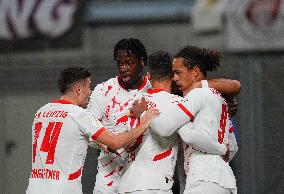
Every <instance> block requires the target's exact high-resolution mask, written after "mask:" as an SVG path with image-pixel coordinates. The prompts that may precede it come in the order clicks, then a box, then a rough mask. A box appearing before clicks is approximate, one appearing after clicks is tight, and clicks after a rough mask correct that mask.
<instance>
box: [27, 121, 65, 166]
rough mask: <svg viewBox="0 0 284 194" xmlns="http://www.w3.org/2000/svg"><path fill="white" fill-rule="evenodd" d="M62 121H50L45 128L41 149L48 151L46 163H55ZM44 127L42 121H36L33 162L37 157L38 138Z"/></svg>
mask: <svg viewBox="0 0 284 194" xmlns="http://www.w3.org/2000/svg"><path fill="white" fill-rule="evenodd" d="M62 125H63V123H62V122H49V123H48V126H47V128H46V130H45V134H44V138H43V140H42V143H41V147H40V151H42V152H47V158H46V161H45V163H46V164H53V163H54V153H55V148H56V145H57V140H58V136H59V134H60V131H61V128H62ZM41 129H42V122H38V123H35V128H34V130H35V131H34V143H33V163H34V162H35V158H36V151H37V139H38V137H39V134H40V131H41Z"/></svg>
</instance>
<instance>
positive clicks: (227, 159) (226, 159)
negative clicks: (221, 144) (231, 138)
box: [222, 144, 231, 162]
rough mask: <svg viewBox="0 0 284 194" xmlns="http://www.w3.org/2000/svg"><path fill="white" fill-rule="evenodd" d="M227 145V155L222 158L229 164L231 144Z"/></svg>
mask: <svg viewBox="0 0 284 194" xmlns="http://www.w3.org/2000/svg"><path fill="white" fill-rule="evenodd" d="M225 145H226V147H227V152H226V153H225V155H223V156H222V158H223V160H224V161H225V162H229V160H230V151H231V149H230V147H229V144H225Z"/></svg>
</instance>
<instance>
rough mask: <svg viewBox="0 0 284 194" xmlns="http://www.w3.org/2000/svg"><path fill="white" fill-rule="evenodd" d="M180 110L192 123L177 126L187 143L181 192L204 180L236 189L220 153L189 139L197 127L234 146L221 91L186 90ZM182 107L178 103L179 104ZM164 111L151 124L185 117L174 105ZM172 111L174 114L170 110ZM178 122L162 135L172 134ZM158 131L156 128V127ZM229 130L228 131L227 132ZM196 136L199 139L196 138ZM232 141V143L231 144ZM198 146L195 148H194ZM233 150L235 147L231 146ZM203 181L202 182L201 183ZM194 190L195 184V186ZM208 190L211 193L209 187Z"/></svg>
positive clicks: (231, 172)
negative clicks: (210, 151) (210, 150)
mask: <svg viewBox="0 0 284 194" xmlns="http://www.w3.org/2000/svg"><path fill="white" fill-rule="evenodd" d="M182 105H183V107H182V109H183V112H186V113H187V115H188V116H189V117H190V118H191V120H192V121H193V125H192V124H187V125H185V126H183V127H181V128H180V129H179V130H178V133H179V134H180V136H181V138H182V139H183V140H184V141H185V142H186V143H190V145H185V153H184V156H185V171H186V174H187V180H186V188H185V192H184V193H190V192H191V191H190V189H191V186H192V185H196V182H197V181H205V182H210V183H214V184H217V185H218V186H219V187H222V188H225V189H226V190H227V191H229V192H233V193H234V192H236V180H235V177H234V174H233V171H232V170H231V168H230V166H229V165H228V163H226V162H225V161H224V160H223V159H222V157H221V156H220V155H213V154H210V153H206V152H202V151H203V150H201V151H200V149H199V150H196V149H194V148H196V147H195V146H194V145H192V141H194V138H192V137H191V135H190V134H191V133H189V130H190V129H192V130H191V131H194V130H200V131H203V134H206V135H207V136H209V137H211V141H214V142H215V143H216V144H220V145H221V144H223V143H230V145H231V147H234V148H233V149H237V145H236V142H235V139H234V138H231V140H229V137H232V136H233V133H231V134H230V133H229V129H230V121H229V117H228V112H227V103H226V102H225V100H224V99H223V98H222V97H221V96H220V94H219V93H218V92H217V91H216V90H214V89H212V88H197V89H194V90H192V91H191V92H189V94H188V95H187V96H186V97H185V98H184V102H183V103H182ZM179 106H180V107H181V105H179ZM168 111H169V112H168V113H167V114H161V115H160V116H159V117H157V118H155V119H154V120H153V121H152V123H151V127H153V129H156V128H157V127H155V126H158V125H159V123H165V122H166V121H168V122H169V121H175V120H176V119H177V118H178V119H179V120H180V121H182V122H183V121H184V120H186V117H184V118H181V116H179V115H182V111H180V110H179V111H180V112H177V111H178V109H177V111H176V110H174V109H170V110H168ZM172 112H175V114H172ZM177 126H179V124H178V123H173V122H172V123H171V124H169V125H167V126H166V128H167V130H166V131H163V132H162V135H163V136H167V135H171V134H172V132H173V131H174V129H176V128H177ZM156 132H157V133H160V132H159V131H156ZM229 134H230V135H229ZM195 140H198V139H195ZM232 144H233V146H232ZM197 149H198V148H197ZM234 151H236V150H234ZM202 185H204V184H202ZM194 189H195V190H196V187H195V188H194ZM211 193H214V192H213V191H211Z"/></svg>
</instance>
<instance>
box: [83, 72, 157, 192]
mask: <svg viewBox="0 0 284 194" xmlns="http://www.w3.org/2000/svg"><path fill="white" fill-rule="evenodd" d="M149 88H151V84H150V81H149V80H148V78H147V77H144V82H143V83H142V85H141V86H140V87H139V88H138V89H129V90H127V89H126V88H125V87H124V86H123V83H122V82H121V81H120V79H119V77H115V78H111V79H109V80H108V81H106V82H103V83H101V84H98V85H97V86H96V87H95V89H94V91H93V92H92V95H91V98H90V102H89V106H88V109H89V110H90V111H91V112H93V113H94V114H95V115H96V116H97V118H98V119H99V120H100V121H101V122H102V124H103V125H104V126H105V127H106V128H107V129H108V130H109V131H111V132H113V133H121V132H125V131H128V130H131V129H133V128H135V127H136V126H137V125H138V124H139V122H138V120H137V119H135V118H130V117H128V115H129V108H130V107H131V105H132V103H133V102H134V99H135V96H136V95H137V94H138V93H144V92H146V90H147V89H149ZM118 152H119V153H120V155H116V154H114V153H107V152H105V151H101V153H100V156H99V158H98V175H97V178H96V185H95V187H96V188H98V189H99V190H103V191H105V192H106V191H107V190H111V191H113V192H117V189H118V183H119V179H120V174H121V171H122V169H123V166H124V165H125V163H126V162H127V161H128V154H127V153H126V151H125V150H124V149H123V148H122V149H120V150H118ZM96 188H95V189H96Z"/></svg>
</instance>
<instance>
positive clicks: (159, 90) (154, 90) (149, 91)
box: [146, 88, 165, 94]
mask: <svg viewBox="0 0 284 194" xmlns="http://www.w3.org/2000/svg"><path fill="white" fill-rule="evenodd" d="M162 91H165V90H163V89H160V88H153V89H148V90H147V91H146V92H147V93H148V94H155V93H159V92H162Z"/></svg>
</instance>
